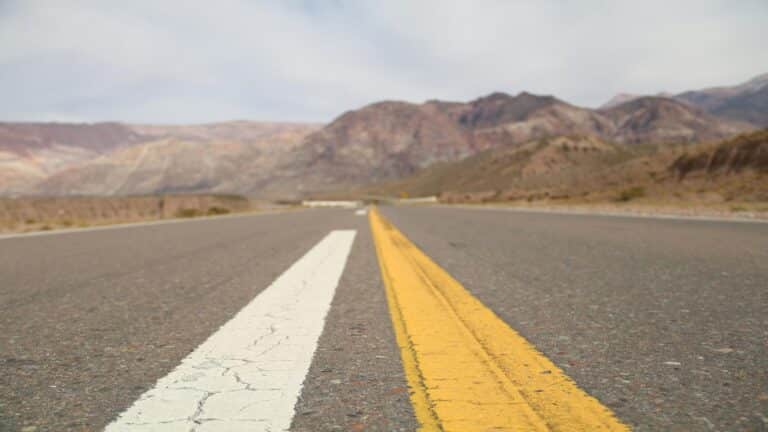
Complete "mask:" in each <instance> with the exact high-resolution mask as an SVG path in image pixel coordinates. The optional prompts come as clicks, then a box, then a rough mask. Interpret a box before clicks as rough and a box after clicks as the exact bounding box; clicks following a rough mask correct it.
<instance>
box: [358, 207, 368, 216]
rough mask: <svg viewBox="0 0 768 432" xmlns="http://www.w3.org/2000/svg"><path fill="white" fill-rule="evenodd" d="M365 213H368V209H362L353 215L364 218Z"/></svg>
mask: <svg viewBox="0 0 768 432" xmlns="http://www.w3.org/2000/svg"><path fill="white" fill-rule="evenodd" d="M366 213H368V209H364V208H362V209H359V210H356V211H355V214H356V215H357V216H365V214H366Z"/></svg>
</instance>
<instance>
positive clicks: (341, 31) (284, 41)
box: [0, 0, 768, 123]
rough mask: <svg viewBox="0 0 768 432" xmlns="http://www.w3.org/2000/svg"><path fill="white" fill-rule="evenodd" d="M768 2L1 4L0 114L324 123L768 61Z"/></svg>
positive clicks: (692, 75)
mask: <svg viewBox="0 0 768 432" xmlns="http://www.w3.org/2000/svg"><path fill="white" fill-rule="evenodd" d="M766 23H768V1H766V0H728V1H725V0H723V1H720V0H643V1H637V0H634V1H622V0H602V1H601V0H584V1H576V0H517V1H515V0H506V1H493V0H475V1H471V0H467V1H450V0H349V1H345V0H325V1H309V0H304V1H293V0H275V1H266V0H265V1H258V0H252V1H245V0H243V1H237V0H217V1H215V2H211V1H198V0H188V1H157V0H131V1H116V0H115V1H110V0H94V1H86V0H68V1H61V0H0V121H61V122H96V121H126V122H141V123H200V122H215V121H225V120H234V119H250V120H264V121H311V122H327V121H331V120H332V119H333V118H335V117H337V116H338V115H340V114H341V113H343V112H344V111H347V110H350V109H355V108H359V107H361V106H363V105H366V104H368V103H372V102H375V101H379V100H385V99H387V100H406V101H411V102H423V101H425V100H429V99H442V100H459V101H466V100H471V99H475V98H477V97H480V96H482V95H485V94H488V93H491V92H494V91H503V92H506V93H510V94H517V93H519V92H521V91H528V92H532V93H537V94H550V95H555V96H557V97H558V98H560V99H563V100H565V101H567V102H570V103H573V104H576V105H580V106H587V107H596V106H599V105H600V104H602V103H603V102H605V101H606V100H608V99H609V98H610V97H612V96H613V95H614V94H616V93H619V92H629V93H642V94H652V93H657V92H661V91H668V92H681V91H685V90H690V89H698V88H705V87H710V86H717V85H732V84H738V83H740V82H743V81H745V80H747V79H749V78H751V77H753V76H756V75H759V74H762V73H765V72H768V49H767V48H766V46H767V45H766V41H768V26H766V25H765V24H766Z"/></svg>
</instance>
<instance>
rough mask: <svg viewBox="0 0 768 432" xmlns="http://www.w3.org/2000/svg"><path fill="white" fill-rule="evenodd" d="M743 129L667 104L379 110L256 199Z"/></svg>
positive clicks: (303, 156) (543, 103)
mask: <svg viewBox="0 0 768 432" xmlns="http://www.w3.org/2000/svg"><path fill="white" fill-rule="evenodd" d="M746 129H749V126H745V125H742V124H736V123H731V122H728V121H723V120H719V119H716V118H714V117H712V116H710V115H708V114H705V113H703V112H701V111H699V110H697V109H695V108H693V107H690V106H688V105H685V104H683V103H680V102H677V101H674V100H669V99H664V98H644V99H641V100H637V101H633V102H631V103H629V104H625V105H622V106H619V107H616V108H613V109H610V110H605V111H595V110H589V109H586V108H580V107H576V106H573V105H570V104H568V103H565V102H562V101H560V100H558V99H556V98H554V97H551V96H537V95H532V94H529V93H521V94H519V95H517V96H510V95H507V94H504V93H494V94H491V95H489V96H486V97H483V98H479V99H476V100H474V101H472V102H469V103H458V102H450V103H449V102H440V101H429V102H426V103H424V104H420V105H417V104H411V103H405V102H382V103H377V104H373V105H369V106H366V107H364V108H361V109H359V110H356V111H351V112H348V113H345V114H344V115H342V116H341V117H339V118H338V119H336V120H334V121H333V122H332V123H330V124H329V125H328V126H326V127H325V128H324V129H323V130H321V131H319V132H317V133H315V134H312V135H310V136H308V137H307V139H306V140H305V141H304V143H302V145H300V146H298V147H296V148H295V149H294V150H293V151H292V152H290V153H289V154H288V155H286V157H285V158H283V161H282V162H281V163H279V164H277V167H276V170H275V180H274V181H273V182H269V183H266V184H260V185H258V187H257V188H255V189H254V190H253V191H252V193H254V194H259V193H262V194H267V195H295V194H299V195H302V194H308V193H309V194H311V193H317V192H323V191H332V190H339V189H343V188H345V187H351V188H355V187H357V186H358V185H361V184H366V183H371V182H381V181H386V180H389V179H397V178H401V177H403V176H408V175H410V174H412V173H415V172H417V171H418V170H420V169H423V168H425V167H426V166H428V165H430V164H434V163H437V162H441V161H452V160H457V159H460V158H461V157H465V156H468V155H472V154H475V153H477V152H479V151H483V150H486V149H493V148H498V147H502V146H509V145H517V144H521V143H524V142H527V141H530V140H532V139H537V138H545V137H552V136H562V135H578V136H592V137H596V138H601V139H603V140H610V141H615V142H620V143H628V144H635V143H643V142H656V143H680V142H694V141H702V140H710V139H722V138H725V137H728V136H731V135H733V134H735V133H738V132H740V131H744V130H746Z"/></svg>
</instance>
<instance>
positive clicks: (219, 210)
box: [208, 206, 230, 216]
mask: <svg viewBox="0 0 768 432" xmlns="http://www.w3.org/2000/svg"><path fill="white" fill-rule="evenodd" d="M229 212H230V211H229V209H228V208H224V207H217V206H213V207H210V208H208V215H209V216H215V215H224V214H227V213H229Z"/></svg>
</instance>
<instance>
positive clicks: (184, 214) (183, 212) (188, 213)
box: [176, 208, 200, 218]
mask: <svg viewBox="0 0 768 432" xmlns="http://www.w3.org/2000/svg"><path fill="white" fill-rule="evenodd" d="M197 216H200V210H198V209H194V208H180V209H178V210H176V217H179V218H193V217H197Z"/></svg>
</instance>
